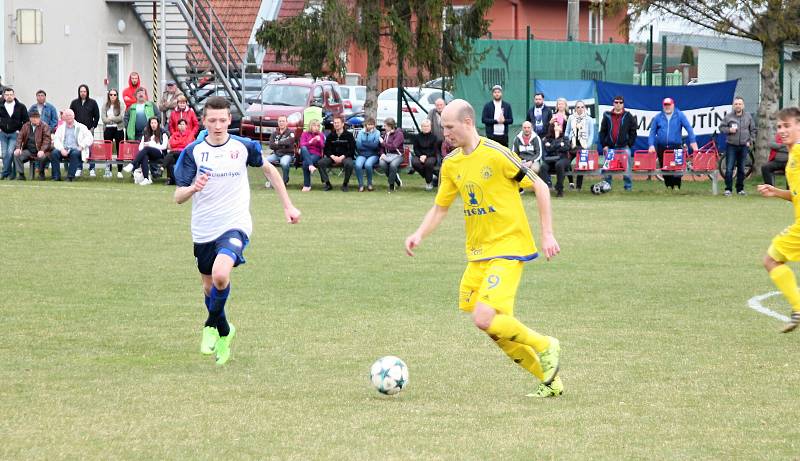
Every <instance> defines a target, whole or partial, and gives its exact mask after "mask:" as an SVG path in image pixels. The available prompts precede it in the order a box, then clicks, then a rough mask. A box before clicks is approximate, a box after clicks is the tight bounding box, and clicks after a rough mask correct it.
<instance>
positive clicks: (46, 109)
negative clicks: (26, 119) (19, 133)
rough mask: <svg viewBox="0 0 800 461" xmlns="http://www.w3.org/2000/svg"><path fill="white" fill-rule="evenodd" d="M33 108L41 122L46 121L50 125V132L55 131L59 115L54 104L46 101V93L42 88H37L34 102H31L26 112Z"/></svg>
mask: <svg viewBox="0 0 800 461" xmlns="http://www.w3.org/2000/svg"><path fill="white" fill-rule="evenodd" d="M33 109H36V111H37V112H39V117H41V119H42V122H44V123H46V124H47V126H49V127H50V132H51V133H55V131H56V128H58V121H59V119H60V115H59V113H58V111H57V110H56V108H55V106H54V105H52V104H50V103H49V102H47V93H45V91H44V90H39V91H37V92H36V103H35V104H31V107H30V108H29V109H28V112H30V111H32V110H33Z"/></svg>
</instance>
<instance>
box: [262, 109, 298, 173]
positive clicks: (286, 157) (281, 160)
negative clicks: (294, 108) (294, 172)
mask: <svg viewBox="0 0 800 461" xmlns="http://www.w3.org/2000/svg"><path fill="white" fill-rule="evenodd" d="M288 125H289V124H288V122H287V121H286V116H285V115H281V116H280V117H278V129H277V130H276V131H275V133H272V136H270V138H269V148H270V150H272V153H271V154H269V155H268V156H267V161H268V162H269V163H271V164H273V165H280V166H281V170H283V184H284V185H288V184H289V171H290V170H291V168H292V163H293V162H294V145H295V138H294V130H290V129H289V128H288ZM267 187H270V183H269V180H267Z"/></svg>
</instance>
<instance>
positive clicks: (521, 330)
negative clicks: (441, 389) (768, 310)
mask: <svg viewBox="0 0 800 461" xmlns="http://www.w3.org/2000/svg"><path fill="white" fill-rule="evenodd" d="M792 280H794V275H792ZM795 291H797V287H796V286H795ZM798 296H799V297H800V295H798ZM486 333H488V334H490V335H493V336H497V337H498V338H501V339H507V340H509V341H513V342H515V343H519V344H524V345H527V346H531V347H532V348H533V350H535V351H536V352H537V353H538V352H542V351H543V350H545V349H547V348H548V347H549V346H550V340H549V339H548V338H547V336H544V335H540V334H539V333H537V332H535V331H533V330H531V329H530V328H528V327H526V326H525V325H524V324H523V323H522V322H520V321H519V320H517V319H515V318H514V317H512V316H510V315H505V314H497V315H495V316H494V319H493V320H492V323H491V325H489V328H487V329H486ZM504 350H505V349H504Z"/></svg>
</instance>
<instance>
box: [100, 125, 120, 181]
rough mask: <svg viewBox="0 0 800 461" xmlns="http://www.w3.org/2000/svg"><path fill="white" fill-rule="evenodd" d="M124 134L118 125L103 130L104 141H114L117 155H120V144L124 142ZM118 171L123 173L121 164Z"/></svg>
mask: <svg viewBox="0 0 800 461" xmlns="http://www.w3.org/2000/svg"><path fill="white" fill-rule="evenodd" d="M124 134H125V133H124V132H123V131H122V130H118V129H117V127H116V125H115V126H109V127H106V129H105V130H103V139H105V140H106V141H114V147H115V151H116V152H117V155H119V143H121V142H122V138H123V135H124ZM117 171H122V164H121V163H118V164H117Z"/></svg>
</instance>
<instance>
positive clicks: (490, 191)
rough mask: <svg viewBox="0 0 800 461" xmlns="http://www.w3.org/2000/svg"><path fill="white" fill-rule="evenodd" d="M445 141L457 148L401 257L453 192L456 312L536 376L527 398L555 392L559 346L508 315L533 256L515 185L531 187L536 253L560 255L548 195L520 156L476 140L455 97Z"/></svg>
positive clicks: (470, 114) (469, 116) (469, 117)
mask: <svg viewBox="0 0 800 461" xmlns="http://www.w3.org/2000/svg"><path fill="white" fill-rule="evenodd" d="M441 123H442V127H443V128H444V137H445V139H446V140H447V142H449V143H450V145H452V146H455V147H457V149H456V150H455V151H453V152H452V153H451V154H450V155H448V156H447V157H446V159H445V160H444V162H443V163H442V168H441V173H440V176H439V177H440V179H439V192H438V193H437V194H436V200H435V204H434V205H433V208H431V209H430V211H428V213H427V214H426V215H425V218H424V219H423V220H422V224H420V226H419V228H418V229H417V230H416V232H414V233H413V234H411V235H410V236H408V238H407V239H406V242H405V246H406V253H408V255H409V256H414V249H415V248H416V247H417V246H419V244H420V243H421V242H422V239H423V238H425V237H427V236H428V235H429V234H430V233H431V232H433V231H434V230H435V229H436V228H437V227H438V226H439V224H440V223H441V222H442V220H443V219H444V218H445V216H446V215H447V211H448V209H449V208H450V205H451V204H452V203H453V201H454V200H455V198H456V196H457V195H460V196H461V199H462V201H463V202H464V221H465V224H466V230H467V239H466V251H467V260H468V263H467V269H466V271H465V272H464V275H463V277H462V279H461V287H460V289H459V299H458V304H459V308H461V309H462V310H464V311H466V312H470V313H472V321H473V322H474V323H475V326H476V327H478V328H479V329H481V330H483V331H485V332H486V334H488V335H489V336H490V337H491V338H492V339H493V340H494V341H495V343H496V344H497V346H498V347H500V349H502V350H503V352H505V353H506V355H508V356H509V357H510V358H511V359H512V360H513V361H514V362H515V363H517V364H519V365H520V366H521V367H522V368H524V369H525V370H527V371H529V372H530V373H531V374H533V375H534V376H536V377H537V378H538V379H539V381H540V384H539V387H538V389H537V390H536V392H534V393H531V394H528V395H529V396H531V397H552V396H557V395H561V394H562V392H563V388H564V386H563V384H562V382H561V378H560V377H559V376H558V369H559V355H560V346H559V343H558V340H557V339H556V338H552V337H550V336H544V335H542V334H540V333H537V332H535V331H533V330H531V329H530V328H528V327H527V326H525V325H524V324H522V322H520V321H519V320H517V319H516V318H515V317H514V298H515V296H516V292H517V287H518V285H519V281H520V278H521V276H522V266H523V264H524V263H525V261H530V260H532V259H534V258H536V257H537V256H538V254H539V253H537V251H536V245H535V243H534V241H533V235H532V234H531V229H530V225H529V224H528V218H527V216H526V215H525V209H524V208H523V206H522V198H521V197H520V194H519V188H520V187H524V188H533V190H534V191H535V192H536V201H537V204H538V208H539V217H540V219H541V224H542V251H543V252H544V255H545V257H546V258H547V259H548V260H549V259H550V258H552V257H554V256H555V255H557V254H558V253H559V251H560V249H559V247H558V243H557V242H556V240H555V238H554V237H553V228H552V222H551V214H550V191H549V189H548V187H547V185H546V184H545V183H544V182H543V181H542V180H541V179H539V178H538V177H537V176H536V174H535V173H533V172H532V171H530V170H527V169H526V168H525V167H524V166H523V165H522V161H520V159H519V157H518V156H517V155H516V154H514V153H512V152H511V151H509V150H508V148H506V147H505V146H501V145H500V144H498V143H496V142H494V141H491V140H489V139H487V138H483V137H480V136H479V135H478V132H477V130H476V129H475V110H474V109H473V108H472V106H470V105H469V103H467V102H466V101H464V100H461V99H456V100H454V101H453V102H451V103H450V104H448V105H447V107H445V109H444V111H443V112H442V115H441Z"/></svg>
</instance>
